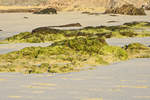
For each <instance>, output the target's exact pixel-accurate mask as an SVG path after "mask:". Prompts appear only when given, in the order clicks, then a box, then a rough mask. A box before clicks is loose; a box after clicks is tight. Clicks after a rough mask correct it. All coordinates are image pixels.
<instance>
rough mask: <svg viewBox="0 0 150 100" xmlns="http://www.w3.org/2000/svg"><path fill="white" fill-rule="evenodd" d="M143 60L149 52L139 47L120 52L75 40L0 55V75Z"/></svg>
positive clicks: (92, 40)
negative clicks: (133, 59)
mask: <svg viewBox="0 0 150 100" xmlns="http://www.w3.org/2000/svg"><path fill="white" fill-rule="evenodd" d="M143 57H150V48H149V47H146V46H144V45H142V44H140V43H133V44H129V45H126V46H124V47H122V48H121V47H117V46H109V45H108V44H107V43H106V41H105V38H100V37H76V38H74V39H68V40H62V41H58V42H55V43H53V44H52V45H50V46H48V47H27V48H24V49H22V50H20V51H15V52H11V53H8V54H3V55H0V72H22V73H67V72H75V71H80V70H82V69H83V67H89V66H90V67H92V66H98V65H105V64H110V63H114V62H119V61H123V60H127V59H132V58H143Z"/></svg>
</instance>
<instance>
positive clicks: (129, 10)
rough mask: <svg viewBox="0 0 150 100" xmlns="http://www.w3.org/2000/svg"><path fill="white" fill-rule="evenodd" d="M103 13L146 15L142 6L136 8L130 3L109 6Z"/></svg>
mask: <svg viewBox="0 0 150 100" xmlns="http://www.w3.org/2000/svg"><path fill="white" fill-rule="evenodd" d="M105 13H106V14H107V13H113V14H123V15H146V13H145V11H144V9H143V8H136V7H134V5H131V4H124V5H123V6H121V7H116V8H110V9H107V10H106V11H105Z"/></svg>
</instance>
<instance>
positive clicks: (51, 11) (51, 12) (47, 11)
mask: <svg viewBox="0 0 150 100" xmlns="http://www.w3.org/2000/svg"><path fill="white" fill-rule="evenodd" d="M34 14H57V10H56V9H54V8H46V9H42V10H40V11H36V12H34Z"/></svg>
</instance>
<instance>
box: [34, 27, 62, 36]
mask: <svg viewBox="0 0 150 100" xmlns="http://www.w3.org/2000/svg"><path fill="white" fill-rule="evenodd" d="M60 31H61V30H58V29H53V28H51V27H39V28H36V29H34V30H32V34H34V33H41V34H56V33H59V32H60Z"/></svg>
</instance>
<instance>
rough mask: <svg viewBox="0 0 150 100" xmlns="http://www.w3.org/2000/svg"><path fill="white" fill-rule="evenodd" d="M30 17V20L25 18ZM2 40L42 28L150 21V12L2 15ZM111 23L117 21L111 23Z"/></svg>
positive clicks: (0, 24) (0, 17) (0, 19)
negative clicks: (113, 14)
mask: <svg viewBox="0 0 150 100" xmlns="http://www.w3.org/2000/svg"><path fill="white" fill-rule="evenodd" d="M24 17H28V18H24ZM0 21H1V22H0V29H1V30H3V31H1V32H0V39H4V38H6V37H9V36H12V35H14V34H17V33H20V32H25V31H31V30H32V29H34V28H37V27H42V26H57V25H64V24H71V23H81V25H82V26H83V27H85V26H100V25H107V26H110V25H120V24H123V23H126V22H132V21H150V11H147V16H127V15H118V16H110V15H109V14H107V15H105V14H99V15H87V14H81V13H80V12H60V13H58V14H57V15H36V14H31V13H4V14H3V13H0ZM109 21H115V22H114V23H109Z"/></svg>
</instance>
